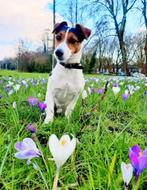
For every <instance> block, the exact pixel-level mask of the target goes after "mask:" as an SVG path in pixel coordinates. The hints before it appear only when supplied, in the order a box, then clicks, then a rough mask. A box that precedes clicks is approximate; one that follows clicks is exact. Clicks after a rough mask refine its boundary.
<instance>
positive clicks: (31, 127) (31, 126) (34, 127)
mask: <svg viewBox="0 0 147 190" xmlns="http://www.w3.org/2000/svg"><path fill="white" fill-rule="evenodd" d="M26 128H27V129H28V130H29V131H30V132H31V133H32V134H33V133H35V132H36V125H35V123H31V124H29V125H28V126H27V127H26Z"/></svg>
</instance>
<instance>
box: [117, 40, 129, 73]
mask: <svg viewBox="0 0 147 190" xmlns="http://www.w3.org/2000/svg"><path fill="white" fill-rule="evenodd" d="M119 45H120V51H121V57H122V65H123V68H124V71H125V73H126V75H127V76H130V72H129V68H128V62H127V52H126V48H125V43H124V41H123V40H122V39H121V40H120V39H119Z"/></svg>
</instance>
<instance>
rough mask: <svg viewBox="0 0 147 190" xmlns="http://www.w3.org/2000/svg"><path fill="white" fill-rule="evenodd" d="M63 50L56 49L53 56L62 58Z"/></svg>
mask: <svg viewBox="0 0 147 190" xmlns="http://www.w3.org/2000/svg"><path fill="white" fill-rule="evenodd" d="M63 53H64V52H63V50H62V49H57V50H56V51H55V54H56V55H57V57H62V56H63Z"/></svg>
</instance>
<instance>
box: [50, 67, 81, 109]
mask: <svg viewBox="0 0 147 190" xmlns="http://www.w3.org/2000/svg"><path fill="white" fill-rule="evenodd" d="M84 83H85V82H84V78H83V74H82V72H81V71H78V70H76V71H73V72H72V71H71V70H66V69H64V68H63V67H62V66H60V65H59V67H58V66H57V68H56V69H55V70H54V72H53V76H52V94H53V97H54V101H55V104H56V105H57V106H64V107H66V106H67V105H68V104H69V103H70V102H71V101H72V100H73V99H74V98H75V97H77V96H78V94H79V93H80V91H81V90H82V89H83V88H84Z"/></svg>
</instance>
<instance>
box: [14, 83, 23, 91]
mask: <svg viewBox="0 0 147 190" xmlns="http://www.w3.org/2000/svg"><path fill="white" fill-rule="evenodd" d="M20 87H21V86H20V84H16V85H15V86H13V88H14V90H15V91H16V92H17V91H18V90H19V89H20Z"/></svg>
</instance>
